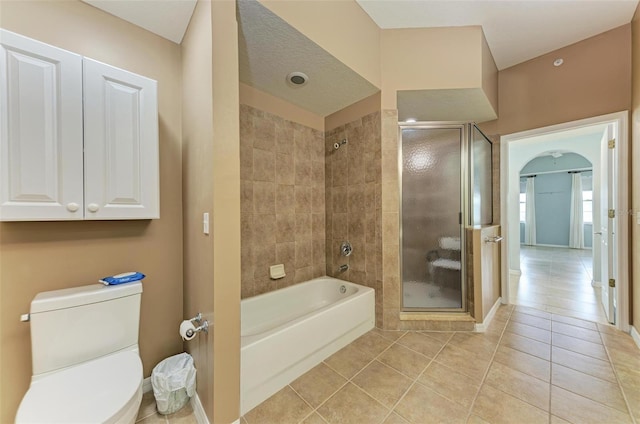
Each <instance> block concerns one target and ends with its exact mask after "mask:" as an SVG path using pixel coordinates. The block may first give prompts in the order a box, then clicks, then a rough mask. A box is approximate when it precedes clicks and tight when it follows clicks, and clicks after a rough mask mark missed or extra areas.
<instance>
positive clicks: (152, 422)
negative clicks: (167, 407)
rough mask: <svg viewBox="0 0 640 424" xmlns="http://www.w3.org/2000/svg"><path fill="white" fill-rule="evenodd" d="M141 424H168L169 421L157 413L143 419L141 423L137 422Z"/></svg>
mask: <svg viewBox="0 0 640 424" xmlns="http://www.w3.org/2000/svg"><path fill="white" fill-rule="evenodd" d="M136 422H138V423H141V424H167V423H168V421H167V419H166V418H165V416H164V415H160V414H158V413H155V414H153V415H149V416H148V417H147V418H143V419H142V420H140V421H136Z"/></svg>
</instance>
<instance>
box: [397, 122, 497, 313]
mask: <svg viewBox="0 0 640 424" xmlns="http://www.w3.org/2000/svg"><path fill="white" fill-rule="evenodd" d="M400 129H401V135H400V140H401V142H400V143H399V149H400V152H399V161H400V164H399V165H400V166H399V169H400V171H399V172H400V193H401V200H400V216H401V220H400V221H401V222H400V238H401V242H400V258H401V261H400V263H401V275H402V309H403V310H405V311H451V312H465V311H466V295H467V287H466V278H465V277H466V275H465V274H466V273H465V266H466V265H465V259H466V258H465V231H464V229H465V227H466V226H473V225H483V224H490V223H491V221H492V220H493V217H492V192H491V190H492V185H491V178H492V175H491V173H492V168H491V148H492V146H491V142H490V141H489V139H488V138H486V137H485V136H484V134H482V132H481V131H480V130H479V129H478V128H477V127H476V126H475V125H474V124H467V123H414V124H410V125H401V126H400Z"/></svg>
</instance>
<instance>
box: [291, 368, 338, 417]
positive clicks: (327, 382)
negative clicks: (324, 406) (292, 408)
mask: <svg viewBox="0 0 640 424" xmlns="http://www.w3.org/2000/svg"><path fill="white" fill-rule="evenodd" d="M346 382H347V380H346V379H345V378H344V377H342V376H341V375H340V374H338V373H337V372H335V371H333V370H332V369H331V368H330V367H329V366H328V365H326V364H324V363H321V364H320V365H317V366H315V367H314V368H312V369H311V370H310V371H309V372H307V373H305V374H303V375H302V376H300V377H298V378H297V379H296V380H295V381H293V382H292V383H291V384H290V385H291V388H293V390H295V391H296V392H297V393H298V395H300V397H302V399H304V400H306V401H307V402H308V403H309V404H310V405H311V406H313V407H314V408H317V407H318V406H319V405H320V404H321V403H322V402H324V401H325V400H327V399H328V398H329V397H330V396H331V395H332V394H334V393H335V392H337V391H338V389H339V388H340V387H342V386H343V385H344V384H345V383H346Z"/></svg>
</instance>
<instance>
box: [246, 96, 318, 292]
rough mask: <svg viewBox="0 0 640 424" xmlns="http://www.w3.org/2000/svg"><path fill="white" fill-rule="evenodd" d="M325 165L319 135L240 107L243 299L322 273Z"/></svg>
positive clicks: (268, 115)
mask: <svg viewBox="0 0 640 424" xmlns="http://www.w3.org/2000/svg"><path fill="white" fill-rule="evenodd" d="M324 162H325V160H324V135H323V133H322V132H321V131H318V130H315V129H312V128H309V127H305V126H303V125H300V124H297V123H294V122H291V121H287V120H284V119H283V118H280V117H278V116H276V115H273V114H270V113H267V112H263V111H261V110H258V109H255V108H252V107H250V106H246V105H240V179H241V182H240V183H241V202H240V205H241V223H242V228H241V246H242V297H243V298H245V297H249V296H255V295H258V294H261V293H266V292H269V291H272V290H276V289H279V288H282V287H286V286H290V285H292V284H295V283H299V282H302V281H306V280H310V279H312V278H314V277H319V276H322V275H325V268H326V267H325V174H324ZM280 263H282V264H284V266H285V272H286V277H284V278H282V279H279V280H272V279H271V278H270V277H269V266H271V265H275V264H280Z"/></svg>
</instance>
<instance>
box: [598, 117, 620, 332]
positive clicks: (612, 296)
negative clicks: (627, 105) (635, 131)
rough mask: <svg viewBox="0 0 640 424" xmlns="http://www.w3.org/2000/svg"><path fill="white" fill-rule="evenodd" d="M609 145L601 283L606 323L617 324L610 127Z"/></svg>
mask: <svg viewBox="0 0 640 424" xmlns="http://www.w3.org/2000/svg"><path fill="white" fill-rule="evenodd" d="M607 132H608V137H607V139H608V145H606V146H603V149H602V150H603V155H602V156H603V157H602V165H603V168H606V169H603V170H602V171H603V172H602V176H603V178H606V181H603V182H602V184H601V202H600V205H601V207H600V223H601V224H600V233H601V237H600V238H601V240H602V241H601V256H602V257H601V277H600V281H602V306H603V307H604V312H605V314H606V315H607V320H608V321H609V322H610V323H612V324H615V319H616V288H615V281H616V269H617V266H616V265H617V252H616V242H615V237H616V230H617V227H616V225H617V221H616V216H615V212H616V211H615V206H616V203H617V202H616V200H617V199H616V189H617V173H616V172H615V170H616V158H615V140H616V138H617V137H616V135H617V134H616V128H615V126H614V125H613V124H610V125H609V126H608V128H607Z"/></svg>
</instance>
